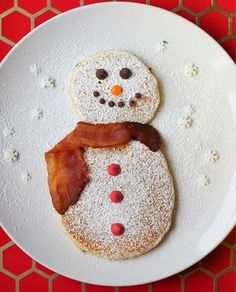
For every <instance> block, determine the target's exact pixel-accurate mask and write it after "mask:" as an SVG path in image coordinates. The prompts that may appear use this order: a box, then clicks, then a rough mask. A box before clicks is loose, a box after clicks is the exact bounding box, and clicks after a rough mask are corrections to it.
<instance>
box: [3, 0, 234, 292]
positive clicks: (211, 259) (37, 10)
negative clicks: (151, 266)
mask: <svg viewBox="0 0 236 292" xmlns="http://www.w3.org/2000/svg"><path fill="white" fill-rule="evenodd" d="M97 2H100V1H99V0H80V1H79V0H0V29H1V31H0V60H2V59H3V57H4V56H5V55H6V54H7V52H8V51H9V50H10V49H11V48H12V47H13V46H14V45H15V43H17V42H18V41H19V40H20V39H21V38H22V37H23V36H24V35H25V34H27V33H28V32H29V31H31V30H32V29H33V28H34V27H36V26H38V25H39V24H41V23H42V22H44V21H46V20H47V19H49V18H51V17H53V16H55V15H57V14H59V13H61V12H63V11H66V10H69V9H71V8H75V7H78V6H83V5H87V4H92V3H97ZM133 2H139V3H146V4H147V5H154V6H158V7H162V8H164V9H167V10H171V11H173V12H175V13H177V14H179V15H181V16H183V17H185V18H187V19H188V20H190V21H192V22H193V23H195V24H197V25H199V26H200V27H201V28H203V29H204V30H205V31H206V32H208V33H209V34H210V35H211V36H212V37H213V38H215V39H216V40H217V41H218V42H219V43H220V44H221V45H222V46H223V48H224V49H225V50H226V51H227V52H228V54H229V55H230V56H231V57H232V59H233V60H236V2H235V0H146V1H145V0H144V1H143V0H137V1H133ZM235 244H236V228H234V230H233V231H232V232H231V233H230V235H229V236H228V237H227V238H226V239H225V240H224V241H223V242H222V243H221V244H220V245H219V246H218V247H217V248H216V249H215V250H214V251H213V252H212V253H211V254H209V255H208V256H207V257H206V258H204V259H203V260H201V261H200V262H199V263H197V264H195V265H194V266H192V267H191V268H189V269H187V270H186V271H183V272H181V273H179V274H177V275H175V276H172V277H170V278H167V279H165V280H162V281H158V282H154V283H150V284H146V285H141V286H133V287H114V288H113V287H104V286H95V285H89V284H85V283H81V282H78V281H74V280H71V279H68V278H65V277H63V276H60V275H58V274H56V273H55V272H53V271H50V270H49V269H47V268H45V267H43V266H42V265H40V264H39V263H37V262H36V261H34V260H33V259H31V258H30V257H29V256H27V255H26V254H25V253H24V252H23V251H22V250H21V249H20V248H19V247H17V245H15V244H14V242H12V241H11V239H10V238H9V237H8V236H7V235H6V234H5V232H4V231H3V230H2V228H1V227H0V292H13V291H16V292H190V291H191V292H195V291H196V292H213V291H216V292H217V291H218V292H235V291H236V269H235V266H236V249H235V247H236V245H235Z"/></svg>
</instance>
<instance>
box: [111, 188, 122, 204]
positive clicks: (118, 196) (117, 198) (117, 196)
mask: <svg viewBox="0 0 236 292" xmlns="http://www.w3.org/2000/svg"><path fill="white" fill-rule="evenodd" d="M110 199H111V201H112V202H113V203H119V202H121V201H122V200H123V194H122V193H121V192H120V191H112V192H111V193H110Z"/></svg>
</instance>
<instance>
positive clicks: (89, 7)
mask: <svg viewBox="0 0 236 292" xmlns="http://www.w3.org/2000/svg"><path fill="white" fill-rule="evenodd" d="M97 6H126V9H127V8H130V6H143V7H144V9H146V10H148V9H150V10H153V9H155V10H160V11H161V13H164V14H169V15H172V16H173V17H176V18H177V19H179V20H180V21H182V22H183V23H185V22H186V23H189V24H190V25H191V26H192V27H194V28H195V29H197V30H198V31H199V32H202V33H203V34H204V35H205V36H207V37H208V39H209V40H211V42H212V41H213V43H214V46H215V47H216V48H217V49H218V50H220V51H221V54H223V55H224V57H225V59H226V61H227V64H230V66H232V65H233V67H235V63H234V61H233V60H232V58H231V57H230V56H229V54H228V53H227V52H226V51H225V50H224V49H223V48H222V47H221V46H220V44H219V43H218V42H217V41H216V40H215V39H214V38H213V37H211V36H210V35H209V34H208V33H207V32H205V31H204V30H203V29H201V28H200V27H198V26H197V25H195V24H193V23H192V22H191V21H189V20H187V19H185V18H184V17H182V16H180V15H177V14H175V13H173V12H171V11H168V10H165V9H163V8H159V7H155V6H152V5H147V4H143V3H134V2H102V3H95V4H91V5H85V6H82V7H76V8H74V9H71V10H69V11H66V12H62V13H60V14H59V15H57V16H55V17H53V18H51V19H49V20H47V21H45V22H44V23H42V24H40V25H39V26H38V27H36V28H34V29H33V30H32V31H30V32H29V33H28V34H27V35H25V36H24V37H23V38H22V39H21V40H20V41H19V42H17V43H16V44H15V45H14V47H12V49H11V50H10V51H9V52H8V53H7V55H6V56H5V57H4V58H3V60H2V61H1V63H0V71H1V69H2V67H3V66H4V64H5V63H6V62H7V60H8V58H9V57H10V56H11V55H12V54H14V52H15V51H16V50H17V49H18V48H19V47H20V46H21V44H22V43H24V41H25V40H27V39H29V38H30V37H31V36H32V35H33V34H35V33H36V32H37V31H38V30H41V29H42V28H43V27H44V26H47V25H48V24H49V23H51V22H53V21H55V20H56V19H58V18H60V17H64V16H65V15H67V14H73V13H76V12H77V11H81V10H92V9H94V8H95V7H97ZM235 68H236V67H235ZM234 126H235V128H236V121H235V120H234ZM234 217H235V218H234ZM235 224H236V216H233V214H232V216H231V220H230V224H229V226H228V228H226V229H225V232H224V234H223V235H221V236H220V239H219V240H218V241H216V242H215V243H214V244H212V245H211V248H208V249H207V251H205V252H204V253H202V254H201V256H197V257H192V258H191V259H192V260H191V261H189V262H190V263H189V264H186V266H185V267H184V268H183V267H181V268H180V269H179V270H176V272H175V273H174V274H173V273H169V274H168V273H167V275H166V276H165V277H161V278H159V279H158V277H149V278H148V277H146V278H147V280H145V281H140V280H139V279H137V281H135V282H134V281H133V282H131V283H127V282H125V283H121V282H113V283H112V284H111V283H105V282H104V281H103V283H102V284H101V282H99V281H90V282H87V283H90V284H95V285H101V286H109V287H114V286H133V285H142V284H147V283H150V282H155V281H157V279H158V280H161V279H165V278H168V277H170V276H173V275H175V274H177V273H179V272H181V271H183V270H185V269H187V268H189V267H190V266H192V265H193V264H195V263H196V262H198V261H200V260H201V259H202V258H204V257H205V256H206V255H207V254H209V253H210V252H211V251H212V250H214V249H215V248H216V247H217V246H218V245H219V244H220V243H221V242H222V240H223V239H224V238H225V237H226V236H227V235H228V234H229V233H230V231H231V230H232V229H233V228H234V226H235ZM0 225H1V227H2V228H3V230H4V231H5V232H6V234H7V235H8V236H9V237H10V238H11V239H12V241H13V242H14V243H15V244H17V245H18V246H19V247H20V248H21V249H22V250H23V251H24V252H25V253H26V254H27V255H29V256H30V257H31V258H32V259H34V260H36V261H37V262H39V263H40V264H42V265H44V266H45V267H48V268H49V269H51V270H53V271H54V272H56V273H59V274H60V275H62V276H65V277H69V278H71V279H74V280H76V281H80V282H84V281H83V280H82V279H81V280H78V278H74V277H71V276H70V275H68V274H66V273H64V272H63V273H61V272H59V270H60V269H58V272H57V270H56V271H55V270H54V268H53V269H52V268H51V267H50V266H48V265H47V264H45V263H44V261H41V260H38V259H37V257H34V256H32V255H31V253H30V252H28V251H27V250H25V248H24V247H22V246H21V244H19V242H18V240H16V239H15V236H14V234H11V233H10V232H8V231H7V230H6V228H5V226H4V225H3V223H2V220H1V218H0ZM147 275H148V274H147ZM115 280H116V279H115Z"/></svg>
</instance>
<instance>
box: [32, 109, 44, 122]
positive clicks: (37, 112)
mask: <svg viewBox="0 0 236 292" xmlns="http://www.w3.org/2000/svg"><path fill="white" fill-rule="evenodd" d="M32 117H33V118H34V119H37V120H41V119H42V118H43V111H42V110H41V109H34V110H32Z"/></svg>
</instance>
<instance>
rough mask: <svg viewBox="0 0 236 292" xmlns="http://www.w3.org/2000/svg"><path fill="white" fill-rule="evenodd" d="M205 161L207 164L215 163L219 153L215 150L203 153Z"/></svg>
mask: <svg viewBox="0 0 236 292" xmlns="http://www.w3.org/2000/svg"><path fill="white" fill-rule="evenodd" d="M204 157H205V161H207V162H209V163H215V162H216V161H217V160H218V159H219V158H220V156H219V153H218V151H216V150H209V151H207V152H206V153H205V156H204Z"/></svg>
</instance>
